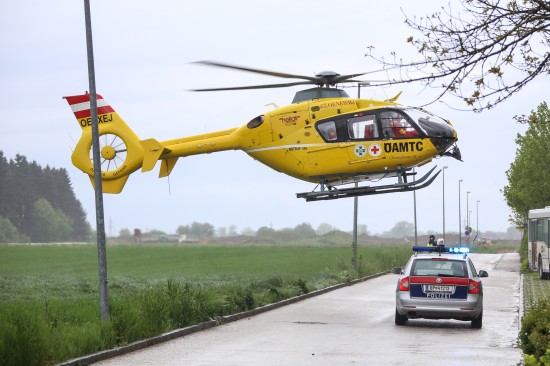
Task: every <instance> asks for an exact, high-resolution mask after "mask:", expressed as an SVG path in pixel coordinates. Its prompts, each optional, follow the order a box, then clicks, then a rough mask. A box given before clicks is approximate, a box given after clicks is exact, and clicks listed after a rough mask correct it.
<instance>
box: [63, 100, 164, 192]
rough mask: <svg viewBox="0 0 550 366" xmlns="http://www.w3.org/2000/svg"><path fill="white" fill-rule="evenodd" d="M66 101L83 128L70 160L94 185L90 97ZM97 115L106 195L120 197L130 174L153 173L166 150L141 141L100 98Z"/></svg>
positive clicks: (151, 140) (102, 178)
mask: <svg viewBox="0 0 550 366" xmlns="http://www.w3.org/2000/svg"><path fill="white" fill-rule="evenodd" d="M64 98H65V99H66V100H67V103H69V106H70V107H71V109H72V111H73V113H74V115H75V117H76V119H77V121H78V124H79V125H80V127H81V128H82V136H81V137H80V140H79V141H78V143H77V145H76V147H75V149H74V151H73V154H72V157H71V160H72V163H73V165H74V166H76V167H77V168H78V169H80V170H81V171H83V172H84V173H86V174H88V175H89V176H90V180H91V181H92V185H93V184H94V167H93V163H92V153H91V152H92V128H91V125H92V122H91V121H92V119H91V110H90V95H89V94H88V93H86V94H82V95H74V96H68V97H64ZM97 115H98V117H97V118H98V129H99V145H100V146H99V148H100V161H101V180H102V188H103V192H105V193H120V192H121V191H122V189H123V188H124V185H125V183H126V181H127V180H128V176H129V175H130V174H131V173H133V172H135V171H136V170H137V169H139V168H140V167H141V168H142V171H149V170H151V169H153V168H154V166H155V164H156V162H157V160H158V159H159V157H160V155H161V154H162V153H163V152H166V151H167V149H165V148H164V147H163V146H162V144H161V143H159V142H158V141H156V140H155V139H148V140H140V139H139V137H138V136H137V135H136V134H135V133H134V132H133V131H132V130H131V129H130V127H128V125H127V124H126V123H125V122H124V120H123V119H122V118H121V117H120V116H119V115H118V113H117V112H116V111H115V110H114V109H113V107H111V106H110V105H109V104H108V103H107V102H106V101H105V99H103V97H102V96H101V95H99V94H98V95H97Z"/></svg>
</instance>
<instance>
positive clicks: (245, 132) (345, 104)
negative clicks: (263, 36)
mask: <svg viewBox="0 0 550 366" xmlns="http://www.w3.org/2000/svg"><path fill="white" fill-rule="evenodd" d="M418 116H420V117H418ZM422 118H424V121H423V122H422ZM419 120H420V122H419ZM456 140H457V134H456V131H455V130H454V128H453V127H452V125H451V124H450V122H447V121H444V120H442V119H439V118H438V117H435V116H433V115H430V114H428V113H427V112H424V111H421V110H419V109H414V108H404V107H400V106H398V105H397V104H395V103H392V102H385V101H377V100H365V99H351V98H329V99H318V100H309V101H304V102H300V103H295V104H291V105H288V106H284V107H280V108H276V109H274V110H271V111H269V112H267V113H265V114H264V115H262V116H258V117H256V118H254V119H252V120H251V121H250V122H249V123H247V124H245V125H244V126H242V127H240V128H234V129H229V130H225V131H220V132H214V133H210V134H204V135H199V136H192V137H187V138H183V139H176V140H170V141H163V142H161V144H162V146H164V147H165V148H166V149H168V150H170V151H169V152H167V153H165V154H163V155H161V156H160V158H159V159H175V158H177V157H181V156H189V155H195V154H203V153H210V152H215V151H223V150H231V149H240V150H243V151H244V152H246V153H247V154H248V155H250V156H251V157H253V158H254V159H256V160H258V161H260V162H262V163H263V164H265V165H267V166H269V167H271V168H273V169H275V170H276V171H279V172H282V173H285V174H288V175H290V176H293V177H295V178H298V179H302V180H305V181H309V182H316V183H319V182H323V183H327V184H329V185H330V184H339V183H347V182H350V181H353V180H354V179H359V180H372V179H379V178H382V177H385V176H391V174H392V173H394V172H396V171H398V170H402V169H407V168H411V167H416V166H421V165H423V164H425V163H428V162H430V161H431V160H432V159H433V158H434V157H435V156H438V155H442V154H443V153H445V152H446V151H447V150H448V149H449V148H450V147H451V145H453V144H454V143H455V142H456ZM167 173H169V172H167ZM161 175H162V171H161Z"/></svg>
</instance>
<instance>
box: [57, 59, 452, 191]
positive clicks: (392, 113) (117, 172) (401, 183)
mask: <svg viewBox="0 0 550 366" xmlns="http://www.w3.org/2000/svg"><path fill="white" fill-rule="evenodd" d="M198 63H199V64H202V65H207V66H214V67H223V68H229V69H235V70H241V71H248V72H253V73H258V74H264V75H271V76H276V77H283V78H295V79H301V80H304V81H298V82H290V83H284V84H267V85H255V86H243V87H229V88H213V89H194V91H220V90H243V89H263V88H276V87H288V86H294V85H303V84H314V85H316V87H314V88H311V89H306V90H302V91H299V92H297V93H296V95H295V97H294V100H293V101H292V104H290V105H287V106H283V107H277V108H275V109H273V110H270V111H268V112H265V113H264V114H263V115H260V116H257V117H255V118H252V119H251V120H250V121H248V122H247V123H246V124H244V125H243V126H241V127H236V128H231V129H228V130H223V131H218V132H211V133H205V134H200V135H196V136H189V137H182V138H177V139H173V140H167V141H160V142H159V141H157V140H155V139H147V140H141V139H140V138H139V137H138V136H137V135H136V134H135V133H134V132H133V131H132V130H131V129H130V127H128V125H126V123H125V122H124V121H123V120H122V118H121V117H120V116H119V115H118V113H117V112H116V111H115V110H114V109H113V108H112V107H111V106H110V105H109V104H108V103H107V102H106V101H105V99H103V97H101V96H100V95H97V108H98V128H99V137H100V139H99V140H100V157H101V178H102V188H103V191H104V192H105V193H120V192H121V191H122V189H123V187H124V185H125V183H126V181H127V180H128V177H129V175H130V174H131V173H133V172H135V171H136V170H138V169H139V168H141V170H142V172H146V171H149V170H152V169H153V168H154V167H155V165H156V163H157V161H158V160H160V161H161V167H160V174H159V177H166V176H168V175H169V174H170V173H171V172H172V169H173V168H174V166H175V164H176V162H177V160H178V158H180V157H186V156H190V155H197V154H208V153H212V152H217V151H225V150H242V151H244V152H246V153H247V154H248V155H250V156H251V157H252V158H254V159H256V160H258V161H260V162H262V163H263V164H265V165H267V166H269V167H270V168H272V169H274V170H276V171H278V172H282V173H285V174H287V175H290V176H292V177H295V178H298V179H301V180H304V181H308V182H312V183H317V186H316V187H315V188H314V189H313V190H312V191H311V192H304V193H298V194H297V197H299V198H305V199H306V200H307V201H316V200H328V199H336V198H344V197H354V196H363V195H372V194H382V193H390V192H404V191H410V190H415V189H420V188H423V187H426V186H428V185H429V184H431V183H432V182H433V180H434V179H435V178H436V177H437V174H439V171H438V172H436V173H435V174H434V175H432V173H433V171H434V170H435V167H433V168H432V169H431V170H430V171H429V172H428V173H426V174H425V175H424V176H423V177H421V178H420V179H416V180H413V181H410V180H409V181H408V179H407V177H409V176H411V175H413V174H415V173H412V172H411V170H412V168H414V167H418V166H421V165H424V164H426V163H428V162H430V161H431V160H432V159H433V158H434V157H438V156H451V157H454V158H456V159H459V160H460V159H461V156H460V151H459V149H458V147H457V146H456V141H457V133H456V131H455V129H454V128H453V126H452V125H451V123H450V122H449V121H446V120H444V119H442V118H439V117H437V116H435V115H433V114H430V113H429V112H427V111H425V110H422V109H419V108H413V107H405V106H401V105H399V104H397V103H396V100H397V98H398V97H399V94H398V95H396V96H395V97H394V98H391V99H389V100H385V101H380V100H369V99H352V98H350V97H349V96H348V94H347V93H346V92H345V91H344V90H342V89H338V88H337V87H336V85H338V84H342V83H357V82H360V81H358V80H355V79H354V78H356V77H357V76H360V75H364V74H365V73H363V74H351V75H340V74H338V73H336V72H332V71H326V72H322V73H319V74H316V75H315V76H314V77H310V76H302V75H293V74H286V73H280V72H273V71H266V70H260V69H252V68H247V67H241V66H236V65H230V64H225V63H219V62H212V61H199V62H198ZM65 99H66V100H67V102H68V103H69V105H70V107H71V109H72V110H73V112H74V115H75V117H76V119H77V121H78V124H79V125H80V127H81V128H82V136H81V138H80V140H79V141H78V143H77V145H76V147H75V149H74V151H73V154H72V162H73V164H74V165H75V166H76V167H77V168H78V169H80V170H81V171H83V172H84V173H86V174H88V175H89V176H90V180H91V181H92V184H93V183H94V178H93V174H94V169H93V163H92V158H91V151H92V131H91V112H90V95H89V94H87V93H86V94H83V95H75V96H67V97H65ZM388 177H397V182H396V183H394V184H387V185H369V184H370V183H372V182H378V181H379V180H380V179H382V178H388ZM359 182H366V184H367V185H359V184H354V185H353V186H351V187H350V186H349V184H350V183H359ZM369 182H370V183H369ZM346 185H347V186H346Z"/></svg>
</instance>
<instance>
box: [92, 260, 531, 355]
mask: <svg viewBox="0 0 550 366" xmlns="http://www.w3.org/2000/svg"><path fill="white" fill-rule="evenodd" d="M470 257H471V258H472V261H473V262H474V264H475V266H476V269H477V270H478V271H479V270H481V269H484V270H487V271H488V272H489V277H488V278H484V279H483V285H484V312H483V328H482V329H472V328H470V322H460V321H454V320H422V319H418V320H409V321H408V322H407V325H406V326H396V325H395V324H394V312H395V285H396V282H397V275H384V276H381V277H378V278H375V279H372V280H368V281H366V282H362V283H359V284H357V285H353V286H350V287H346V288H343V289H340V290H336V291H332V292H330V293H327V294H324V295H320V296H317V297H314V298H310V299H307V300H304V301H301V302H298V303H296V304H292V305H288V306H285V307H282V308H279V309H276V310H272V311H269V312H267V313H263V314H260V315H256V316H254V317H250V318H248V319H243V320H239V321H236V322H232V323H228V324H225V325H221V326H218V327H214V328H211V329H208V330H205V331H202V332H199V333H195V334H191V335H188V336H185V337H182V338H179V339H175V340H172V341H169V342H166V343H163V344H160V345H157V346H153V347H150V348H146V349H143V350H140V351H136V352H133V353H129V354H127V355H123V356H119V357H116V358H113V359H110V360H106V361H103V362H99V363H96V364H95V365H109V366H115V365H277V366H279V365H327V366H328V365H331V366H332V365H423V366H426V365H430V364H437V365H517V364H518V362H520V360H521V357H522V353H521V349H519V348H518V346H517V336H518V331H519V290H520V285H519V284H520V275H519V272H518V271H519V266H520V263H519V256H518V255H517V254H516V253H507V254H471V255H470Z"/></svg>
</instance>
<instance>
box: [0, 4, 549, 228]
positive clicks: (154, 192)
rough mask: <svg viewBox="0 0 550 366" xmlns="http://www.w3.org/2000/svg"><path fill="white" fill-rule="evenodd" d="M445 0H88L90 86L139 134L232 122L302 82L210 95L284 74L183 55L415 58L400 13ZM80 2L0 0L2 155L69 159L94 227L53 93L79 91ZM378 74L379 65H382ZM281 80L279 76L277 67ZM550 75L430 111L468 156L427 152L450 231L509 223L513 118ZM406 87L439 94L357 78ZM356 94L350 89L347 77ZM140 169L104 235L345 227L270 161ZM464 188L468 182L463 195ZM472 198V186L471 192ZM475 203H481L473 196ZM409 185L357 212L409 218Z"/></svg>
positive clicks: (270, 66)
mask: <svg viewBox="0 0 550 366" xmlns="http://www.w3.org/2000/svg"><path fill="white" fill-rule="evenodd" d="M440 4H442V2H440V1H422V2H414V3H412V2H409V1H398V0H396V1H384V2H380V1H376V2H375V1H366V0H348V1H344V2H340V3H336V2H334V1H327V0H312V1H300V0H293V1H289V0H278V1H252V0H250V1H246V0H234V1H221V0H219V1H213V0H202V1H193V2H188V1H185V2H183V1H168V0H159V1H155V2H136V1H129V0H124V1H113V0H109V1H107V0H91V11H92V28H93V39H94V53H95V70H96V84H97V91H98V93H99V94H101V95H103V97H104V98H105V100H106V101H108V102H109V103H110V104H111V105H112V106H113V108H115V110H116V111H117V112H118V113H119V114H120V116H121V117H122V118H123V119H124V120H125V121H126V122H127V123H128V124H129V125H130V126H131V127H132V128H133V130H134V132H135V133H136V134H137V135H138V136H139V137H140V138H141V139H146V138H155V139H157V140H159V141H162V140H168V139H173V138H177V137H184V136H188V135H194V134H197V133H203V132H211V131H217V130H222V129H227V128H232V127H238V126H240V125H242V124H244V123H246V122H247V121H249V120H250V119H251V118H253V117H255V116H257V115H259V114H262V113H263V112H265V111H266V110H269V109H270V108H271V107H269V106H266V105H267V104H269V103H271V102H274V103H277V104H278V105H284V104H287V103H290V101H291V100H292V97H293V95H294V93H295V92H296V91H298V90H299V88H284V89H266V90H255V91H238V92H237V91H235V92H217V93H192V92H188V91H187V90H188V89H192V88H208V87H220V86H241V85H249V84H258V83H276V82H281V79H276V78H272V77H266V76H261V75H254V74H247V73H243V72H238V71H232V70H217V69H212V68H208V67H203V66H199V65H194V64H190V63H191V62H193V61H197V60H216V61H221V62H227V63H234V64H239V65H244V66H249V67H255V68H261V69H267V70H274V71H281V72H287V73H292V74H301V75H313V74H314V73H318V72H321V71H324V70H334V71H337V72H339V73H341V74H348V73H357V72H366V71H371V70H375V69H378V68H379V65H377V64H376V63H374V62H373V61H371V60H369V59H368V58H366V57H365V56H364V55H365V53H366V51H367V47H368V46H370V45H372V46H374V47H375V52H376V53H378V54H380V55H384V54H386V55H387V54H389V53H390V52H391V51H397V52H398V53H400V54H402V55H404V56H406V55H409V56H410V55H412V56H414V55H415V51H414V49H412V46H410V45H409V44H407V43H406V38H407V36H409V35H412V34H413V32H412V30H410V29H409V28H407V27H406V26H405V25H404V24H403V22H404V15H403V12H404V13H406V14H407V15H410V16H414V15H417V16H423V15H425V14H427V13H431V12H433V11H437V10H438V9H439V7H440ZM85 41H86V39H85V27H84V4H83V1H75V0H51V1H38V0H29V1H5V0H2V5H1V11H0V50H2V51H1V52H2V57H1V58H0V121H1V122H0V123H1V125H2V130H1V132H0V150H2V151H3V152H4V154H5V155H6V156H7V157H8V158H14V157H15V155H16V154H22V155H25V156H26V157H27V158H28V159H29V160H31V161H32V160H35V161H36V162H37V163H39V164H40V165H42V166H46V165H49V166H51V167H55V168H66V169H67V170H68V172H69V175H70V178H71V180H72V184H73V187H74V190H75V193H76V195H77V197H78V199H79V200H80V201H81V202H82V204H83V206H84V208H85V210H86V212H87V213H88V217H89V220H90V223H91V225H92V226H93V227H95V208H94V207H95V206H94V193H93V190H92V187H91V184H90V181H89V179H88V176H87V175H85V174H84V173H82V172H81V171H79V170H78V169H76V168H75V167H73V166H72V164H71V151H72V148H74V146H75V145H76V142H77V141H78V139H79V138H80V131H81V129H80V127H79V125H78V123H77V121H76V119H75V118H74V115H73V113H72V112H71V110H70V108H69V107H68V105H67V104H66V102H65V101H64V100H63V99H62V97H63V96H66V95H75V94H81V93H83V92H85V91H86V90H88V74H87V63H86V62H87V58H86V44H85ZM381 76H382V77H383V75H381ZM282 81H283V82H284V81H287V80H286V79H285V80H282ZM547 81H548V80H547V79H544V78H539V79H536V80H535V82H533V83H532V84H531V85H529V86H528V87H527V88H525V89H524V90H523V91H522V92H521V93H520V94H519V95H517V96H515V97H513V98H511V99H510V100H509V101H507V102H506V103H505V104H503V105H501V106H498V107H497V108H496V109H494V110H490V111H487V112H483V113H481V114H475V113H473V112H459V111H456V110H454V109H452V108H450V107H449V105H453V106H456V107H460V108H462V107H464V106H463V104H461V103H460V102H459V101H457V100H455V99H452V98H451V97H447V98H445V99H444V101H445V103H435V104H433V105H431V106H430V107H428V109H429V110H431V111H433V112H435V113H436V114H438V115H441V116H443V117H445V118H448V119H450V120H451V121H452V122H453V124H454V126H455V127H456V129H457V131H458V136H459V142H458V144H459V147H460V149H461V151H462V156H463V160H464V162H459V161H456V160H454V159H451V158H442V159H438V160H434V162H432V163H430V164H428V165H427V166H425V167H422V168H420V173H422V172H426V171H427V170H428V169H429V168H430V167H432V166H433V165H434V164H436V165H438V166H439V167H442V166H448V169H447V170H446V172H445V206H446V210H445V216H446V230H447V232H450V231H454V232H456V231H457V230H458V226H459V219H458V202H459V200H458V193H459V190H458V188H459V183H458V181H459V179H463V183H462V185H461V188H462V189H461V197H462V218H463V219H465V218H466V211H467V209H466V207H467V206H468V209H469V211H472V212H471V216H470V218H471V223H472V226H473V227H474V229H475V228H476V226H477V222H478V220H477V215H476V212H477V211H478V210H477V208H479V228H480V229H481V230H482V231H483V230H494V231H504V230H506V229H507V228H508V227H509V226H510V224H509V222H508V217H509V215H510V211H509V209H508V207H507V205H506V203H505V201H504V198H503V196H502V193H501V190H502V188H503V187H504V186H505V185H506V183H507V182H506V175H505V171H506V170H507V169H508V167H509V166H510V163H511V162H512V161H513V160H514V157H515V150H516V145H515V142H514V140H515V137H516V135H517V133H520V132H523V131H525V126H522V125H518V124H517V123H516V122H515V121H514V120H513V116H514V115H517V114H529V113H531V111H532V110H533V109H535V108H536V107H537V105H539V104H540V103H541V102H542V101H543V100H544V99H543V98H544V96H545V95H546V94H547V88H546V89H543V88H544V87H545V86H547V84H546V83H547ZM399 91H403V94H402V96H401V97H400V99H399V102H400V103H402V104H405V105H421V104H424V103H426V102H428V101H430V100H431V96H433V93H432V92H431V91H430V90H425V89H424V88H422V86H420V85H407V86H394V87H390V88H374V89H362V91H361V96H362V97H366V98H380V99H386V98H387V97H391V96H393V95H395V94H397V93H398V92H399ZM348 92H349V93H350V95H352V96H355V94H356V90H354V89H349V90H348ZM159 165H160V164H158V165H157V167H156V169H155V170H154V171H153V172H148V173H141V172H139V171H138V172H136V173H134V174H133V175H132V176H131V177H130V179H129V180H128V183H127V184H126V186H125V188H124V191H123V192H122V193H121V194H119V195H105V198H104V202H105V220H106V231H107V234H115V235H116V234H117V233H118V232H119V230H120V229H122V228H128V229H130V230H133V229H134V228H140V229H141V230H151V229H159V230H163V231H166V232H174V231H175V230H176V228H177V227H178V226H179V225H186V224H190V223H192V222H193V221H198V222H209V223H211V224H212V225H214V226H215V227H221V226H225V227H229V226H230V225H236V226H237V227H238V229H239V230H241V229H243V228H252V229H258V228H259V227H261V226H272V227H273V228H275V229H280V228H284V227H294V226H296V225H297V224H299V223H302V222H309V223H311V225H312V226H313V227H314V228H317V227H318V226H319V224H321V223H329V224H330V225H333V226H335V227H337V228H339V229H342V230H351V228H352V222H353V199H340V200H335V201H325V202H305V201H304V200H301V199H297V198H296V195H295V193H297V192H305V191H310V190H312V189H313V188H314V185H312V184H311V183H307V182H303V181H299V180H296V179H294V178H291V177H289V176H286V175H284V174H282V173H278V172H276V171H274V170H271V169H270V168H268V167H266V166H264V165H262V164H261V163H259V162H256V161H254V160H253V159H252V158H250V157H249V156H247V155H246V154H245V153H243V152H241V151H229V152H221V153H215V154H209V155H203V156H192V157H189V158H183V159H180V160H179V161H178V163H177V165H176V167H175V169H174V171H173V173H172V175H171V176H170V179H169V180H168V179H165V178H164V179H159V178H158V169H159ZM442 187H443V184H442V177H441V175H440V177H438V179H437V180H436V181H435V182H434V183H433V184H432V185H431V186H430V187H428V188H425V189H423V190H419V191H417V194H416V199H417V221H418V230H419V231H427V230H435V231H441V230H442V225H443V220H442V214H443V209H442V207H443V205H442V197H443V194H442ZM467 192H470V193H469V194H467ZM467 198H468V199H467ZM477 201H480V202H479V204H478V203H477ZM413 211H414V210H413V193H399V194H389V195H381V196H374V197H362V198H360V199H359V223H360V224H366V225H367V226H368V230H369V231H370V232H372V233H381V232H383V231H387V230H389V229H391V228H392V227H393V226H394V224H395V223H396V222H398V221H403V220H404V221H408V222H413V221H414V212H413Z"/></svg>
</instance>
